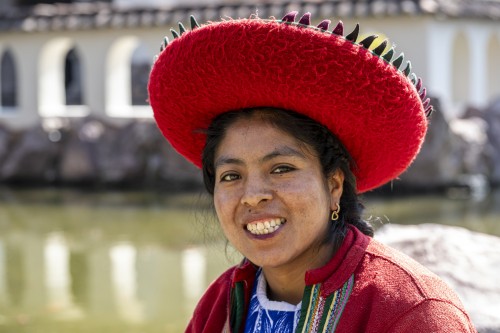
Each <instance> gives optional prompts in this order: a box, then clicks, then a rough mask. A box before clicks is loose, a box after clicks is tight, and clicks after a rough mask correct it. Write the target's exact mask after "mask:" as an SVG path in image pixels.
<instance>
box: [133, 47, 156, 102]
mask: <svg viewBox="0 0 500 333" xmlns="http://www.w3.org/2000/svg"><path fill="white" fill-rule="evenodd" d="M152 58H153V57H152V56H151V55H150V54H149V52H148V51H147V50H146V48H145V47H144V46H143V45H142V44H139V46H138V47H137V48H136V49H135V51H134V52H133V53H132V59H131V64H130V69H131V82H130V88H131V94H132V101H131V102H132V105H148V101H147V99H148V89H147V85H148V79H149V71H150V70H151V62H152Z"/></svg>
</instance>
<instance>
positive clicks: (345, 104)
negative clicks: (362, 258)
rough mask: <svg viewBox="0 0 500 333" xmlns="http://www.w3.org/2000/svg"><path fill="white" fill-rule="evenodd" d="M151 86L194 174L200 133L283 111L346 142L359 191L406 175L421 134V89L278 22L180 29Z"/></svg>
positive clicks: (391, 69)
mask: <svg viewBox="0 0 500 333" xmlns="http://www.w3.org/2000/svg"><path fill="white" fill-rule="evenodd" d="M148 89H149V99H150V103H151V106H152V108H153V111H154V117H155V119H156V121H157V124H158V127H159V128H160V130H161V132H162V133H163V135H164V136H165V137H166V138H167V139H168V140H169V141H170V143H171V144H172V146H173V147H174V148H175V149H176V150H177V151H178V152H179V153H180V154H182V155H183V156H184V157H185V158H187V159H188V160H189V161H191V162H192V163H194V164H195V165H197V166H199V167H201V155H202V150H203V147H204V145H205V135H204V134H203V133H202V131H200V130H203V129H206V128H207V127H208V125H209V124H210V123H211V121H212V120H213V119H214V118H215V117H216V116H218V115H220V114H222V113H225V112H228V111H233V110H238V109H244V108H252V107H275V108H282V109H287V110H293V111H296V112H299V113H302V114H305V115H307V116H309V117H310V118H312V119H314V120H316V121H318V122H319V123H321V124H323V125H325V126H326V127H327V128H328V129H330V131H331V132H332V133H334V134H335V135H336V136H337V137H338V138H339V139H340V140H341V141H342V143H343V144H344V145H345V147H346V148H347V150H348V151H349V153H350V154H351V156H352V157H353V159H354V161H355V166H353V172H354V174H355V176H356V179H357V190H358V192H360V193H361V192H365V191H368V190H371V189H374V188H376V187H379V186H381V185H382V184H384V183H387V182H388V181H390V180H392V179H394V178H396V177H398V176H399V175H400V174H401V173H402V172H403V171H405V170H406V169H407V168H408V166H409V165H410V164H411V162H412V161H413V160H414V158H415V156H416V155H417V153H418V152H419V150H420V147H421V145H422V142H423V139H424V136H425V133H426V129H427V118H426V113H425V110H424V105H423V103H422V100H421V96H419V91H418V90H417V89H416V88H415V86H414V84H413V83H412V82H411V80H410V79H409V78H408V77H407V76H406V75H405V74H404V73H402V72H401V71H399V70H398V69H397V68H396V67H395V66H394V65H392V64H391V63H389V62H387V61H385V60H384V59H382V58H381V57H379V56H377V55H376V54H374V53H373V52H371V51H370V50H368V49H366V48H365V47H363V46H362V45H360V44H356V43H353V42H351V41H349V40H347V39H346V38H344V37H342V36H339V35H336V34H332V33H329V32H325V31H321V30H319V29H313V28H310V27H304V26H301V25H296V24H287V23H283V22H281V21H276V20H263V19H258V18H254V19H238V20H227V21H222V22H217V23H210V24H207V25H204V26H201V27H199V28H195V29H193V30H190V31H186V32H184V33H183V34H182V36H180V37H179V38H176V39H174V40H173V41H172V42H170V43H169V44H168V46H167V47H166V48H165V49H164V50H163V51H162V52H161V53H160V54H159V56H158V58H157V60H156V62H155V64H154V65H153V68H152V71H151V75H150V81H149V86H148Z"/></svg>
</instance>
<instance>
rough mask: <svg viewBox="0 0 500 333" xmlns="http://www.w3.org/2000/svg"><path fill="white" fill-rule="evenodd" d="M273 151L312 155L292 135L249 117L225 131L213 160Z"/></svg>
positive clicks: (239, 120) (308, 149)
mask: <svg viewBox="0 0 500 333" xmlns="http://www.w3.org/2000/svg"><path fill="white" fill-rule="evenodd" d="M273 151H277V152H289V153H291V152H293V151H296V152H299V153H300V154H303V155H314V154H313V153H312V151H313V150H312V148H311V147H309V146H308V145H307V144H306V143H303V142H301V141H300V140H298V139H296V138H295V137H294V136H293V135H292V134H290V133H287V132H286V131H284V130H282V129H280V128H278V127H277V126H275V125H273V124H271V123H270V122H269V121H266V120H265V119H262V118H261V117H255V116H253V117H251V118H242V119H238V120H237V121H235V122H234V123H233V124H231V125H230V126H229V127H228V128H227V129H226V131H225V135H224V138H223V139H222V140H221V142H220V144H219V146H218V148H217V150H216V152H215V159H217V158H218V157H220V156H232V157H245V156H248V157H252V156H256V157H258V156H262V155H266V154H269V153H271V152H273ZM285 154H286V153H285Z"/></svg>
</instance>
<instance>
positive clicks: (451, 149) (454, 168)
mask: <svg viewBox="0 0 500 333" xmlns="http://www.w3.org/2000/svg"><path fill="white" fill-rule="evenodd" d="M432 104H433V105H434V107H435V111H434V113H433V114H432V116H431V118H430V120H429V127H428V130H427V134H426V137H425V141H424V144H423V146H422V149H421V151H420V153H419V154H418V156H417V158H416V159H415V161H414V162H413V164H412V165H411V166H410V167H409V168H408V170H407V171H406V172H405V173H403V174H402V175H401V176H400V179H399V180H397V181H395V183H396V184H397V186H398V187H409V188H422V189H435V188H437V187H442V186H445V185H447V184H450V183H452V182H454V181H455V179H456V178H457V177H458V176H459V175H460V174H461V173H462V172H463V171H462V168H461V164H462V160H463V154H464V153H463V151H462V148H461V147H460V144H459V143H458V138H457V136H456V135H455V134H454V133H453V132H452V131H451V129H450V126H449V124H448V122H447V121H446V119H445V118H444V117H443V113H442V111H441V106H440V103H439V100H437V99H433V100H432ZM438 157H439V158H438Z"/></svg>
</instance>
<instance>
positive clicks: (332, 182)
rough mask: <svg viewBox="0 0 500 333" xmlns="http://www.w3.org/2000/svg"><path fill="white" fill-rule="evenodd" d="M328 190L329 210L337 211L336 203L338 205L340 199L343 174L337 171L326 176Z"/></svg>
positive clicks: (342, 187)
mask: <svg viewBox="0 0 500 333" xmlns="http://www.w3.org/2000/svg"><path fill="white" fill-rule="evenodd" d="M328 189H329V191H330V210H332V211H333V210H335V209H337V203H340V197H341V196H342V191H343V189H344V173H343V172H342V170H340V169H337V170H335V171H334V172H333V173H332V174H330V175H329V176H328Z"/></svg>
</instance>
